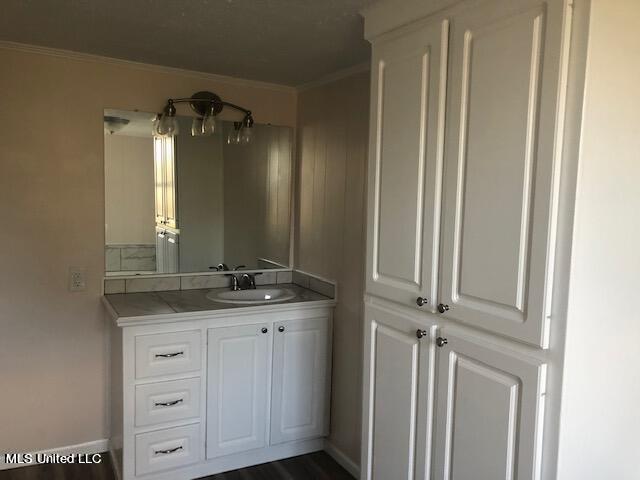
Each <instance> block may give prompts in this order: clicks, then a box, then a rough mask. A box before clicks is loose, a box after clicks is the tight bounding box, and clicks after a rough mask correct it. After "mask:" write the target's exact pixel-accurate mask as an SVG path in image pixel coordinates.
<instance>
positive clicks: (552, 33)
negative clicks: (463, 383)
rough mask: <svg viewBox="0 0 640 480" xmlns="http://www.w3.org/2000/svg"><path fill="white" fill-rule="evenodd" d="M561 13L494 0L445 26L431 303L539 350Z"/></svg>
mask: <svg viewBox="0 0 640 480" xmlns="http://www.w3.org/2000/svg"><path fill="white" fill-rule="evenodd" d="M562 5H563V2H542V1H532V0H493V1H487V2H482V4H481V6H480V7H479V8H470V9H466V10H464V11H463V12H462V13H461V14H460V15H459V16H457V17H455V18H454V19H453V20H452V23H451V53H450V61H451V72H450V83H449V89H448V98H449V105H448V110H447V119H448V120H447V122H448V123H447V141H446V152H447V154H446V158H445V202H444V210H443V211H444V232H443V257H442V258H443V262H442V265H443V267H442V270H443V271H442V277H441V278H442V280H441V281H442V284H441V287H442V290H441V300H440V301H441V302H442V303H444V304H447V305H449V306H450V311H449V313H447V316H448V317H450V318H452V319H455V320H459V321H462V322H464V323H467V324H471V325H474V326H476V327H480V328H484V329H487V330H490V331H492V332H493V333H497V334H500V335H505V336H509V337H513V338H515V339H519V340H521V341H524V342H527V343H531V344H535V345H537V346H543V347H546V345H547V342H548V340H547V336H548V325H547V323H548V322H547V319H548V311H547V310H548V306H549V305H550V299H549V298H548V295H547V293H548V292H549V291H550V290H549V285H548V283H549V282H550V278H551V268H550V265H552V261H553V259H552V255H553V250H554V247H553V243H554V242H553V239H554V231H555V229H554V227H553V225H554V224H555V220H554V214H553V212H554V204H555V202H554V198H555V195H556V193H555V192H556V191H557V187H558V175H559V171H560V170H559V160H560V155H561V152H560V151H559V148H560V147H557V146H556V142H557V138H556V133H557V128H558V123H557V118H558V117H559V113H560V111H561V107H560V105H561V100H560V99H561V98H562V95H561V94H559V92H560V91H561V90H560V89H559V84H558V81H559V78H560V71H559V65H560V57H561V55H560V53H561V52H560V50H561V40H562V38H561V31H562V24H561V22H562V17H563V14H562ZM558 145H560V144H559V143H558Z"/></svg>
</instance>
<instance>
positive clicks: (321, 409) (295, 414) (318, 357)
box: [271, 317, 331, 444]
mask: <svg viewBox="0 0 640 480" xmlns="http://www.w3.org/2000/svg"><path fill="white" fill-rule="evenodd" d="M329 331H330V319H329V318H328V317H322V318H313V319H305V320H290V321H286V322H279V323H277V324H276V325H275V332H274V341H273V385H272V407H271V408H272V409H271V444H277V443H283V442H289V441H292V440H300V439H303V438H311V437H320V436H323V435H327V434H328V420H329V418H328V406H329V392H330V384H329V379H330V377H329V367H330V362H331V353H330V343H329V342H330V334H329Z"/></svg>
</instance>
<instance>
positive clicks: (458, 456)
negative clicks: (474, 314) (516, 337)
mask: <svg viewBox="0 0 640 480" xmlns="http://www.w3.org/2000/svg"><path fill="white" fill-rule="evenodd" d="M446 337H447V341H448V344H447V345H444V346H443V347H442V348H441V349H438V350H439V351H438V355H439V357H438V365H439V367H438V368H439V371H438V385H437V389H436V391H437V396H438V399H437V401H438V405H437V409H436V417H437V425H436V448H435V458H434V464H435V470H434V479H437V480H452V479H455V480H502V479H504V480H513V479H516V478H517V479H518V480H533V479H537V478H539V477H538V474H539V472H538V468H539V458H540V452H539V448H540V442H539V440H540V438H541V435H542V432H541V428H540V426H539V425H540V416H541V415H542V411H543V396H544V382H545V366H544V365H542V364H540V363H538V362H537V361H534V360H530V359H525V358H521V357H519V356H516V355H511V354H507V353H501V351H504V349H495V350H494V349H493V348H490V347H486V346H484V345H482V346H481V345H480V344H476V343H473V342H470V341H466V340H463V339H461V338H457V337H453V336H451V335H446Z"/></svg>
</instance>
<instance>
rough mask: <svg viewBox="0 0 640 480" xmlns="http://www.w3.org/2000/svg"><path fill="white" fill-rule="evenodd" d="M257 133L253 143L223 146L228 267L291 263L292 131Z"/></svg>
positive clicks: (270, 129) (259, 128) (263, 127)
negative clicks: (264, 263) (261, 261)
mask: <svg viewBox="0 0 640 480" xmlns="http://www.w3.org/2000/svg"><path fill="white" fill-rule="evenodd" d="M226 128H227V129H231V128H233V127H232V126H231V125H226ZM253 130H254V131H253V139H252V140H251V143H250V144H249V145H227V144H226V143H225V144H224V145H223V152H224V215H225V218H226V219H227V221H226V223H225V232H224V235H225V252H224V253H225V256H224V261H225V263H227V264H228V265H229V267H230V268H233V266H237V265H246V266H248V267H253V268H255V267H256V266H257V265H258V261H257V259H258V258H262V259H267V260H271V261H273V262H276V263H279V264H281V265H289V252H290V249H289V243H290V241H289V240H290V236H291V167H292V149H293V145H292V142H293V131H292V129H290V128H282V127H274V126H270V125H257V126H254V128H253Z"/></svg>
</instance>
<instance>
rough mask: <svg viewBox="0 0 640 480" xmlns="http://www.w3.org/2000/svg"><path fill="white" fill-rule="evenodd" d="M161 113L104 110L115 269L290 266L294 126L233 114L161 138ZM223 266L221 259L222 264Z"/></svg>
mask: <svg viewBox="0 0 640 480" xmlns="http://www.w3.org/2000/svg"><path fill="white" fill-rule="evenodd" d="M155 117H156V115H155V114H152V113H142V112H129V111H121V110H105V113H104V132H105V134H104V159H105V259H106V266H105V267H106V268H105V270H106V272H107V275H109V276H111V275H144V274H156V273H187V272H211V271H215V270H216V269H217V268H219V266H220V265H226V266H228V268H230V269H233V268H235V267H238V266H240V265H243V266H245V267H246V268H248V269H266V268H284V267H287V266H288V265H289V240H290V217H291V175H292V165H291V164H292V158H291V144H292V141H293V138H292V131H291V129H290V128H289V127H275V126H271V125H259V124H255V125H254V127H253V129H252V130H253V131H252V138H251V141H250V142H249V143H246V142H244V143H243V142H240V143H238V142H230V141H229V139H230V138H233V137H234V123H233V122H227V121H219V120H218V121H217V123H216V125H215V133H214V134H213V135H211V136H192V135H190V132H191V127H192V120H193V119H192V118H191V117H176V118H177V119H178V122H179V129H180V132H181V133H180V134H179V135H176V136H174V137H154V136H153V133H152V132H153V121H154V120H155ZM220 268H222V267H220Z"/></svg>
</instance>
